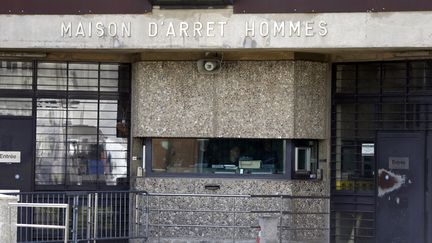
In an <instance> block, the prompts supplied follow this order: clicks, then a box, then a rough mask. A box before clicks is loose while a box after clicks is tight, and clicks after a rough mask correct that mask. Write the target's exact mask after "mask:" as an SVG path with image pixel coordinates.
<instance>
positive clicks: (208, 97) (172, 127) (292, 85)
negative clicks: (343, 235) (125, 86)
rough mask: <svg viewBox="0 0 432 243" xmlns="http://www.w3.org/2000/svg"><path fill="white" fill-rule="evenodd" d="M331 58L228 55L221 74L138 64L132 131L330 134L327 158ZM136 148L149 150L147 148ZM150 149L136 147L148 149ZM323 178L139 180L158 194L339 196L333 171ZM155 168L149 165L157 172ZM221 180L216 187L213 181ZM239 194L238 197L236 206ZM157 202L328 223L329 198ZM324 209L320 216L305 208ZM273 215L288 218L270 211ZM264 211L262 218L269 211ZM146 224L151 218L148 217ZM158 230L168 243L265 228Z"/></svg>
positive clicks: (251, 220)
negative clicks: (211, 187) (329, 180)
mask: <svg viewBox="0 0 432 243" xmlns="http://www.w3.org/2000/svg"><path fill="white" fill-rule="evenodd" d="M328 67H329V65H328V64H327V63H323V62H311V61H298V60H297V61H227V62H225V63H224V65H223V68H222V70H221V72H220V73H218V74H214V75H206V74H200V73H199V72H198V71H197V66H196V62H187V61H183V62H172V61H164V62H138V63H134V64H133V72H132V73H133V78H132V79H133V81H132V86H133V87H132V107H133V108H132V110H133V113H132V124H133V127H132V136H133V137H198V138H199V137H203V138H208V137H228V138H229V137H239V138H287V139H291V138H308V139H319V140H320V148H319V151H320V155H319V160H320V161H326V160H327V149H326V146H327V142H328V140H327V135H328V134H327V129H326V127H327V124H328V119H329V113H328V110H327V108H326V107H329V105H328V95H329V93H328V88H327V87H328V82H327V76H328V72H329V68H328ZM135 150H138V151H139V148H138V147H135ZM139 153H140V152H137V151H133V154H135V155H139ZM326 165H327V164H326V163H325V162H323V163H321V164H320V168H323V169H324V179H323V180H281V179H279V180H278V179H242V178H238V179H227V178H186V177H182V176H181V175H178V177H176V178H166V177H146V176H144V177H136V178H134V181H133V182H134V185H133V187H134V189H136V190H144V191H148V192H150V193H176V194H178V193H183V194H196V195H200V194H209V193H211V194H218V195H242V196H247V195H293V196H324V197H325V196H329V194H330V191H329V185H328V183H327V178H326V176H327V175H328V173H327V170H326ZM148 170H149V169H148ZM209 184H210V185H219V186H220V189H219V190H216V191H209V190H207V189H205V185H209ZM233 200H234V201H235V203H234V204H233ZM149 203H150V205H151V208H155V209H156V208H164V209H167V208H171V207H172V208H175V209H180V208H183V209H184V208H190V209H194V210H205V209H209V207H211V208H213V209H215V208H216V209H221V210H230V209H233V208H234V209H237V210H239V209H241V210H245V211H259V210H276V211H278V210H279V211H280V210H286V211H290V212H292V213H294V214H288V215H284V216H283V218H282V220H283V224H284V225H286V226H288V227H291V228H308V227H309V228H314V227H320V228H327V227H328V225H329V215H325V214H322V213H326V212H327V213H328V212H329V211H328V208H329V204H328V203H329V202H328V199H318V200H317V199H313V200H312V199H283V200H281V199H280V198H278V197H276V198H253V199H250V198H242V197H240V198H237V199H233V198H206V197H194V196H190V197H171V198H167V197H163V196H160V197H158V196H153V197H150V200H149ZM302 212H316V213H318V214H314V215H312V214H311V215H306V216H305V215H302V214H296V213H302ZM267 215H269V216H278V215H274V214H267ZM261 216H262V215H261ZM142 220H143V221H145V220H146V219H144V218H142ZM148 220H149V221H150V222H153V223H155V222H158V223H160V224H168V225H172V224H179V225H182V224H190V225H210V224H215V223H216V224H221V225H231V224H234V222H236V224H239V225H258V220H259V215H258V214H253V213H252V214H243V215H241V214H240V215H237V216H234V215H233V214H232V213H226V212H221V213H216V214H215V213H212V217H210V218H209V216H208V214H203V213H193V212H189V213H186V212H172V213H169V212H168V213H167V212H163V213H157V212H154V213H150V215H149V219H148ZM149 232H150V237H151V238H153V239H158V238H159V237H163V240H164V241H162V242H165V241H166V242H177V241H179V242H181V240H186V239H187V241H185V242H194V241H193V239H197V238H200V237H203V236H205V237H207V238H208V239H209V241H208V242H211V241H210V240H219V242H221V241H223V240H230V239H232V238H235V239H240V240H253V239H255V237H256V236H257V232H256V229H244V228H241V229H238V230H233V229H231V228H204V229H203V228H187V229H186V228H181V227H180V228H176V227H167V228H158V227H153V228H151V229H150V231H149ZM327 234H328V232H327V231H326V230H318V231H290V230H286V231H283V232H282V240H283V241H286V240H290V241H293V242H297V241H298V242H304V241H306V240H307V241H308V242H327V241H328V237H327Z"/></svg>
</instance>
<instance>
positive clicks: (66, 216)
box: [64, 204, 69, 243]
mask: <svg viewBox="0 0 432 243" xmlns="http://www.w3.org/2000/svg"><path fill="white" fill-rule="evenodd" d="M65 210H66V212H65V219H64V221H65V222H64V226H65V229H64V243H68V240H69V204H66V208H65Z"/></svg>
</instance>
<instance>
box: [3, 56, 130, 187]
mask: <svg viewBox="0 0 432 243" xmlns="http://www.w3.org/2000/svg"><path fill="white" fill-rule="evenodd" d="M1 61H9V62H23V63H31V64H32V65H31V66H30V67H28V68H29V69H31V70H32V77H31V79H32V87H31V89H0V97H1V98H28V99H31V102H32V114H31V116H13V117H14V118H17V119H22V118H24V119H32V120H33V124H32V126H33V133H34V134H33V141H31V142H32V149H33V151H32V161H31V162H32V168H31V170H32V172H31V173H32V178H31V188H32V191H58V190H76V191H84V190H129V188H130V178H131V159H130V158H131V148H132V147H131V142H132V141H131V130H130V122H131V112H130V109H131V89H132V86H131V72H132V68H131V64H130V63H124V62H97V61H69V60H62V61H57V60H28V59H0V63H1ZM39 63H67V64H97V65H98V72H99V73H100V72H101V71H105V70H104V69H101V67H100V66H101V65H104V64H105V65H121V66H123V67H125V68H126V69H127V71H126V70H124V71H123V73H121V74H122V75H126V76H119V77H118V81H119V87H118V90H117V91H100V87H99V88H98V91H85V90H77V91H68V90H61V91H58V90H48V89H46V90H45V89H38V86H37V85H38V78H39V76H38V70H39V69H38V68H39V66H38V64H39ZM3 66H4V65H3ZM119 74H120V71H119ZM101 79H102V78H101V77H98V80H99V81H98V82H99V83H100V80H101ZM121 80H122V81H123V82H126V83H127V84H123V85H127V86H123V87H122V86H120V85H121V84H120V81H121ZM98 86H100V85H99V84H98ZM66 97H67V99H91V100H96V101H97V102H98V103H100V101H101V100H104V99H107V100H118V99H120V98H124V99H125V100H127V102H128V106H129V111H128V113H127V120H128V122H129V134H128V136H127V137H126V139H127V143H128V145H127V152H126V156H127V158H126V162H127V168H126V169H127V172H126V178H125V180H124V181H122V182H121V183H119V184H117V185H115V186H109V185H106V184H104V183H100V182H96V183H94V184H91V185H90V184H89V185H82V186H77V185H67V184H66V183H62V184H57V185H47V184H37V183H36V160H37V154H36V153H37V139H36V135H37V134H36V129H37V100H38V99H39V98H48V99H64V98H66ZM97 112H98V113H99V112H100V110H98V111H97ZM2 117H3V118H9V117H11V116H10V115H0V119H1V118H2Z"/></svg>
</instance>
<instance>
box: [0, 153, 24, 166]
mask: <svg viewBox="0 0 432 243" xmlns="http://www.w3.org/2000/svg"><path fill="white" fill-rule="evenodd" d="M20 162H21V152H20V151H0V163H20Z"/></svg>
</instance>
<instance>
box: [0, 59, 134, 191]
mask: <svg viewBox="0 0 432 243" xmlns="http://www.w3.org/2000/svg"><path fill="white" fill-rule="evenodd" d="M129 96H130V65H128V64H118V63H75V62H37V61H33V62H20V61H0V115H5V116H33V117H34V118H35V131H36V145H35V146H36V147H35V151H36V153H35V154H36V157H35V184H36V186H37V189H42V190H43V189H48V188H49V189H51V188H52V187H54V188H58V187H63V188H69V189H79V188H83V189H101V188H104V187H112V186H121V187H127V183H128V179H127V176H128V151H129V142H128V140H129V124H130V97H129Z"/></svg>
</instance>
